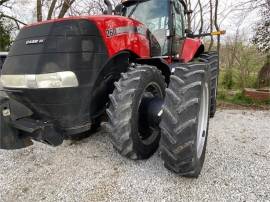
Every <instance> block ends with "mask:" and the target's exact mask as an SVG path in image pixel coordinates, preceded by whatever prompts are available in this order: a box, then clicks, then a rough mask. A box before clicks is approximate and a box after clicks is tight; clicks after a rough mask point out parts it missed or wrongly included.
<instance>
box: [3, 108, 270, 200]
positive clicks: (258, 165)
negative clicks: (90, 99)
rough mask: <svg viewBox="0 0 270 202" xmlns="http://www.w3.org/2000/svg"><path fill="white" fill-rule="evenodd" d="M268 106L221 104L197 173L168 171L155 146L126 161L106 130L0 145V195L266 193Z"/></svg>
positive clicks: (269, 182) (240, 196) (269, 180)
mask: <svg viewBox="0 0 270 202" xmlns="http://www.w3.org/2000/svg"><path fill="white" fill-rule="evenodd" d="M269 145H270V112H269V111H268V112H267V111H237V110H223V111H219V112H218V113H217V115H216V117H215V118H214V119H213V120H212V121H211V124H210V134H209V142H208V151H207V157H206V162H205V165H204V168H203V171H202V175H201V176H200V177H199V178H198V179H186V178H182V177H179V176H176V175H175V174H173V173H171V172H169V171H167V170H166V169H165V168H164V167H163V164H162V161H161V159H160V158H159V156H158V154H155V155H154V156H153V157H152V158H151V159H149V160H147V161H137V162H134V161H130V160H127V159H125V158H122V157H121V156H120V155H118V154H117V152H116V151H114V149H113V148H112V146H111V144H110V143H109V139H108V137H107V134H106V133H104V132H102V131H101V132H99V133H97V134H94V135H93V136H91V137H89V138H87V139H85V140H83V141H80V142H70V141H66V142H65V143H64V144H63V145H62V146H60V147H57V148H52V147H49V146H46V145H42V144H40V143H36V144H35V145H34V146H32V147H29V148H27V149H23V150H19V151H0V162H1V164H0V165H1V167H0V201H40V200H44V201H270V146H269Z"/></svg>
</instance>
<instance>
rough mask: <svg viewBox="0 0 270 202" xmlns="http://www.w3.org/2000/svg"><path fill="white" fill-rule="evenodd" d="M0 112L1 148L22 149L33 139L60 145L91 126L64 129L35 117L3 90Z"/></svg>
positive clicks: (0, 98) (0, 95) (0, 96)
mask: <svg viewBox="0 0 270 202" xmlns="http://www.w3.org/2000/svg"><path fill="white" fill-rule="evenodd" d="M0 112H1V114H0V118H1V120H0V128H1V130H0V149H21V148H24V147H28V146H30V145H32V144H33V142H32V140H36V141H39V142H43V143H46V144H49V145H52V146H58V145H60V144H62V142H63V140H64V139H67V138H69V137H70V136H71V135H74V134H79V133H81V132H84V131H87V130H89V129H90V128H91V124H90V123H88V124H84V125H80V126H76V127H71V128H65V129H63V128H59V127H57V124H55V123H54V122H52V121H50V120H39V119H35V118H34V116H33V115H34V114H33V112H32V111H31V110H30V109H29V108H27V107H26V106H24V105H22V104H21V103H19V102H17V101H15V100H13V99H10V98H9V97H8V96H6V95H5V94H3V93H2V92H1V94H0Z"/></svg>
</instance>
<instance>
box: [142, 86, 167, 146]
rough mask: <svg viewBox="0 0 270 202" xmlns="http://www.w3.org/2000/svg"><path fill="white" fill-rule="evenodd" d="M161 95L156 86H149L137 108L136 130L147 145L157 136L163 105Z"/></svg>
mask: <svg viewBox="0 0 270 202" xmlns="http://www.w3.org/2000/svg"><path fill="white" fill-rule="evenodd" d="M162 97H163V95H162V92H161V90H160V89H159V87H158V86H157V85H154V84H151V85H149V86H148V87H147V88H146V90H145V92H144V94H143V95H142V98H141V102H140V106H139V115H138V116H139V117H138V129H139V134H140V137H141V139H142V140H143V141H144V142H145V144H148V143H149V142H151V140H153V139H155V137H156V136H157V135H158V134H159V132H160V129H159V123H160V121H161V117H160V116H159V113H160V111H161V109H162V105H163V103H164V100H163V98H162Z"/></svg>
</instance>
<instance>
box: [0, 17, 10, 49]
mask: <svg viewBox="0 0 270 202" xmlns="http://www.w3.org/2000/svg"><path fill="white" fill-rule="evenodd" d="M10 44H11V30H10V28H9V27H8V26H7V25H5V24H4V22H3V20H2V19H0V51H8V49H9V46H10Z"/></svg>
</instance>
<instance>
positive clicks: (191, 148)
mask: <svg viewBox="0 0 270 202" xmlns="http://www.w3.org/2000/svg"><path fill="white" fill-rule="evenodd" d="M173 68H175V73H174V75H172V76H171V79H170V85H169V88H168V89H166V98H165V104H164V107H163V115H162V120H161V123H160V128H161V142H160V148H161V157H162V159H163V160H164V165H165V167H166V168H168V169H169V170H171V171H173V172H175V173H177V174H179V175H182V176H186V177H198V176H199V174H200V172H201V169H202V166H203V163H204V159H205V151H206V142H207V135H208V123H209V109H210V104H209V103H210V87H209V86H210V78H209V73H208V72H209V71H208V68H209V66H208V65H206V64H204V63H201V64H200V63H199V64H195V63H190V64H178V65H177V64H176V65H174V67H173Z"/></svg>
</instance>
